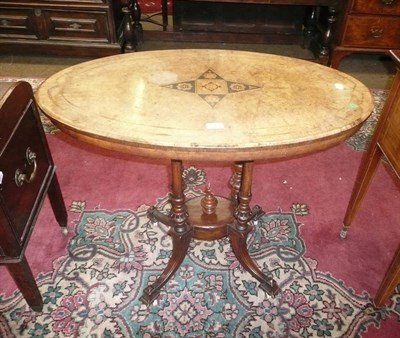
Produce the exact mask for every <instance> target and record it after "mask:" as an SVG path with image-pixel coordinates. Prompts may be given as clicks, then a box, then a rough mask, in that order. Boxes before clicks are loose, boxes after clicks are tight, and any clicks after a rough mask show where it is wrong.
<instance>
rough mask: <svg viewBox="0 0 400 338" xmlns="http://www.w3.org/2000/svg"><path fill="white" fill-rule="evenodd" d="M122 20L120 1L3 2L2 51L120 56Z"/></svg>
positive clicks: (0, 22)
mask: <svg viewBox="0 0 400 338" xmlns="http://www.w3.org/2000/svg"><path fill="white" fill-rule="evenodd" d="M121 21H122V10H121V4H120V1H112V0H73V1H60V0H38V1H25V0H14V1H10V0H0V52H13V53H16V52H18V53H32V52H34V53H40V54H55V55H62V56H65V55H72V56H96V57H98V56H107V55H113V54H118V53H121V45H122V44H123V41H120V42H119V40H121V39H120V38H119V36H118V35H119V34H118V29H119V26H120V25H121ZM122 40H123V39H122ZM120 43H121V44H120Z"/></svg>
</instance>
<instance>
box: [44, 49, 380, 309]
mask: <svg viewBox="0 0 400 338" xmlns="http://www.w3.org/2000/svg"><path fill="white" fill-rule="evenodd" d="M36 97H37V99H38V102H39V105H40V107H41V109H42V110H43V112H44V113H45V114H46V115H47V116H48V117H49V118H50V119H52V120H53V121H54V123H55V124H56V125H57V126H59V128H61V129H62V130H64V131H65V132H67V133H68V134H70V135H71V136H73V137H76V138H77V139H79V140H82V141H85V142H89V143H91V144H94V145H96V146H100V147H105V148H108V149H113V150H116V151H121V152H127V153H130V154H135V155H142V156H148V157H156V158H163V159H169V160H170V161H171V183H172V185H171V186H172V188H171V194H170V198H169V201H170V203H171V211H170V213H169V214H168V215H165V214H163V213H161V212H160V211H159V210H157V209H156V208H150V209H149V212H148V216H149V218H150V220H151V221H152V222H162V223H164V224H166V225H167V226H168V227H169V229H170V230H169V233H170V235H171V237H172V241H173V250H172V258H171V259H170V261H169V262H168V264H167V266H166V268H165V270H164V272H163V273H162V274H161V276H160V277H159V278H158V279H157V280H156V282H155V283H154V284H153V285H150V286H148V287H147V288H146V289H145V291H144V294H143V297H142V301H143V302H145V303H151V302H152V301H154V300H155V299H156V298H157V297H158V295H159V293H160V290H161V288H162V287H163V286H164V285H165V283H166V282H167V281H168V279H169V278H171V276H172V275H173V274H174V273H175V271H176V270H177V269H178V267H179V266H180V264H181V262H182V261H183V259H184V258H185V256H186V252H187V250H188V247H189V243H190V240H191V239H192V238H197V239H202V240H215V239H219V238H222V237H225V236H229V238H230V241H231V244H232V248H233V251H234V253H235V254H236V256H237V257H238V260H239V261H240V263H241V264H242V265H243V267H244V268H245V269H246V270H247V271H249V272H250V273H251V275H252V276H253V277H254V278H255V279H257V280H258V281H259V282H260V285H261V288H262V289H263V290H265V291H266V292H267V293H268V294H270V295H272V296H274V295H275V294H277V293H278V292H279V287H278V286H277V284H276V282H275V281H274V280H273V279H272V278H271V276H267V275H265V274H264V273H262V272H261V270H260V269H259V267H258V266H257V264H256V263H255V262H254V261H253V260H252V259H251V257H250V255H249V253H248V250H247V246H246V239H247V236H248V234H249V232H250V231H251V229H252V223H253V222H254V221H256V220H257V219H258V217H260V215H262V213H263V212H262V210H261V208H260V207H259V206H255V207H251V197H252V193H251V187H252V176H253V175H252V174H253V166H254V161H255V160H261V159H262V160H267V161H268V160H269V161H273V160H278V159H281V160H283V159H287V158H289V157H294V156H300V155H304V154H309V153H312V152H315V151H320V150H324V149H326V148H328V147H331V146H334V145H337V144H338V143H339V142H341V141H343V140H345V139H346V138H348V137H349V136H350V135H352V134H353V133H354V132H355V131H356V130H357V129H358V128H359V127H360V125H361V124H362V122H363V121H365V119H366V118H367V117H368V116H369V114H370V113H371V111H372V108H373V102H372V97H371V94H370V92H369V90H368V89H367V88H366V87H365V86H364V85H363V84H362V83H360V82H359V81H357V80H356V79H354V78H352V77H350V76H349V75H346V74H344V73H341V72H339V71H337V70H334V69H331V68H328V67H325V66H321V65H319V64H316V63H312V62H306V61H303V60H298V59H292V58H287V57H282V56H276V55H267V54H262V53H251V52H242V51H228V50H205V49H202V50H170V51H152V52H141V53H129V54H124V55H118V56H113V57H109V58H104V59H98V60H94V61H90V62H86V63H83V64H80V65H76V66H73V67H70V68H68V69H65V70H63V71H61V72H59V73H58V74H55V75H53V76H52V77H50V78H49V79H47V80H46V81H45V82H44V83H43V84H42V85H41V86H40V88H39V89H38V91H37V94H36ZM327 98H329V99H327ZM183 160H187V161H192V160H200V161H215V162H226V161H232V162H234V170H233V173H232V177H231V179H230V181H229V182H230V186H231V196H229V198H225V197H221V196H213V194H212V191H211V189H209V188H207V189H206V192H205V194H204V196H202V197H201V198H195V199H192V200H188V201H187V200H186V196H185V195H184V192H183V191H184V190H183V188H184V187H183V182H182V161H183ZM213 197H215V199H216V200H214V199H213ZM204 199H206V200H204ZM203 208H205V211H203ZM213 210H215V211H214V212H212V211H213Z"/></svg>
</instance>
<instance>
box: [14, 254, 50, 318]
mask: <svg viewBox="0 0 400 338" xmlns="http://www.w3.org/2000/svg"><path fill="white" fill-rule="evenodd" d="M6 266H7V269H8V271H9V272H10V275H11V276H12V278H13V279H14V281H15V283H16V284H17V286H18V288H19V290H20V291H21V293H22V295H23V296H24V298H25V300H26V302H27V303H28V305H29V306H30V307H31V309H32V310H33V311H36V312H41V311H42V309H43V299H42V295H41V294H40V292H39V289H38V287H37V285H36V281H35V278H34V277H33V275H32V271H31V269H30V267H29V265H28V262H27V261H26V258H25V256H22V259H21V261H20V262H18V263H10V264H7V265H6Z"/></svg>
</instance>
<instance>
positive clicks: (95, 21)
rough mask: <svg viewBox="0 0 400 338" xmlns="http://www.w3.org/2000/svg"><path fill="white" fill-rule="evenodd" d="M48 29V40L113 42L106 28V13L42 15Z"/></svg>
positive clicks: (47, 12)
mask: <svg viewBox="0 0 400 338" xmlns="http://www.w3.org/2000/svg"><path fill="white" fill-rule="evenodd" d="M43 15H44V16H45V22H46V24H47V27H48V34H49V37H48V39H49V40H63V41H66V40H76V39H79V40H87V41H96V42H113V41H112V40H114V39H113V38H112V36H111V34H110V27H108V22H109V20H108V17H107V12H102V11H93V12H89V11H82V12H78V11H76V10H75V11H73V12H72V11H71V12H69V11H57V10H48V11H45V12H44V13H43Z"/></svg>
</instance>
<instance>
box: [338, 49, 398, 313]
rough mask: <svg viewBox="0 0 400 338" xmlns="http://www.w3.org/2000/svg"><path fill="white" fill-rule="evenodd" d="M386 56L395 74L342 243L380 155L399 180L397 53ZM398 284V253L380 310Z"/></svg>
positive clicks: (379, 296)
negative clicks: (395, 71)
mask: <svg viewBox="0 0 400 338" xmlns="http://www.w3.org/2000/svg"><path fill="white" fill-rule="evenodd" d="M390 55H391V56H392V57H393V59H394V60H395V61H396V63H397V66H398V68H397V73H396V76H395V79H394V82H393V84H392V87H391V89H390V93H389V96H388V98H387V100H386V102H385V106H384V109H383V112H382V115H381V117H380V119H379V122H378V124H377V126H376V130H375V132H374V135H373V138H372V140H371V143H370V144H369V146H368V149H367V151H366V153H365V155H364V157H363V160H362V162H361V165H360V169H359V171H358V174H357V178H356V183H355V185H354V188H353V192H352V195H351V198H350V202H349V205H348V207H347V211H346V215H345V217H344V221H343V226H342V230H341V232H340V237H341V238H342V239H344V238H346V237H347V232H348V230H349V228H350V225H351V223H352V221H353V219H354V217H355V215H356V212H357V210H358V209H359V207H360V205H361V202H362V200H363V198H364V196H365V193H366V192H367V189H368V186H369V184H370V182H371V180H372V177H373V175H374V173H375V171H376V168H377V166H378V164H379V163H380V160H381V157H382V155H385V157H386V159H387V160H388V161H389V163H390V165H391V166H392V167H393V169H394V171H395V173H396V174H397V176H398V177H400V51H391V52H390ZM399 282H400V254H399V250H397V253H396V255H395V257H394V258H393V262H392V264H391V267H390V269H389V271H388V273H387V274H386V276H385V278H384V281H383V282H382V285H381V286H380V288H379V290H378V293H377V295H376V297H375V304H376V305H377V306H382V305H383V304H384V303H385V302H386V300H387V299H388V297H389V295H390V294H391V292H393V289H394V287H395V286H396V285H397V284H398V283H399Z"/></svg>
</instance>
